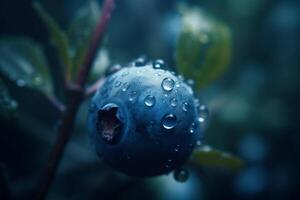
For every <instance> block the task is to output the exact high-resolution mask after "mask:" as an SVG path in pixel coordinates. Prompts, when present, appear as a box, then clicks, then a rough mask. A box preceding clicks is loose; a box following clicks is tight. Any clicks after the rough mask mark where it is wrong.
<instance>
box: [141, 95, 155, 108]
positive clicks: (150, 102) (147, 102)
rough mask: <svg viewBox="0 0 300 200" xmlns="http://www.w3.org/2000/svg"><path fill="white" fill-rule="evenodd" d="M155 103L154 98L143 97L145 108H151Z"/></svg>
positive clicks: (150, 96) (149, 96)
mask: <svg viewBox="0 0 300 200" xmlns="http://www.w3.org/2000/svg"><path fill="white" fill-rule="evenodd" d="M155 102H156V100H155V97H154V96H152V95H148V96H146V97H145V100H144V103H145V105H146V106H148V107H152V106H154V105H155Z"/></svg>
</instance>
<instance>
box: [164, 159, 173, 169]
mask: <svg viewBox="0 0 300 200" xmlns="http://www.w3.org/2000/svg"><path fill="white" fill-rule="evenodd" d="M172 165H173V160H171V159H168V160H167V161H166V164H165V167H166V168H171V167H172Z"/></svg>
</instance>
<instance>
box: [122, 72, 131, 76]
mask: <svg viewBox="0 0 300 200" xmlns="http://www.w3.org/2000/svg"><path fill="white" fill-rule="evenodd" d="M128 74H129V72H128V71H125V72H123V73H122V75H121V76H122V77H125V76H127V75H128Z"/></svg>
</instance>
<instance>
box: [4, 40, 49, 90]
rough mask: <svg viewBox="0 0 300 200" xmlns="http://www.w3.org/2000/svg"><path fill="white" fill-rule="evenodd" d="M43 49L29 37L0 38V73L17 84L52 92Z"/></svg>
mask: <svg viewBox="0 0 300 200" xmlns="http://www.w3.org/2000/svg"><path fill="white" fill-rule="evenodd" d="M48 70H49V68H48V63H47V62H46V58H45V55H44V53H43V49H42V47H41V46H40V45H38V44H37V43H35V42H34V41H32V40H31V39H29V38H25V37H24V38H15V37H6V38H1V39H0V74H1V75H2V76H5V77H6V78H8V79H9V80H11V81H13V82H15V83H16V84H17V85H18V86H20V87H23V86H27V87H30V88H33V89H37V90H39V91H42V92H43V93H45V94H46V95H51V94H52V81H51V77H50V73H49V71H48Z"/></svg>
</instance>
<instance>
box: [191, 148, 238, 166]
mask: <svg viewBox="0 0 300 200" xmlns="http://www.w3.org/2000/svg"><path fill="white" fill-rule="evenodd" d="M191 164H193V165H195V166H199V167H215V168H227V169H232V170H239V169H241V168H242V167H243V166H244V162H243V161H242V160H241V159H240V158H238V157H236V156H233V155H231V154H229V153H225V152H222V151H220V150H216V149H213V148H211V147H210V146H207V145H205V146H202V147H200V148H198V149H195V150H194V152H193V154H192V159H191Z"/></svg>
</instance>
